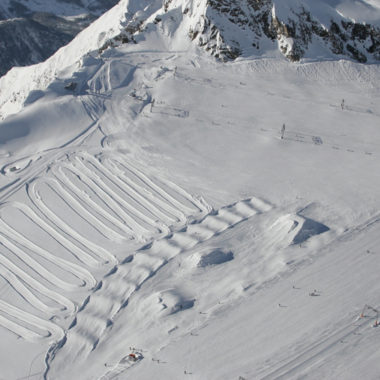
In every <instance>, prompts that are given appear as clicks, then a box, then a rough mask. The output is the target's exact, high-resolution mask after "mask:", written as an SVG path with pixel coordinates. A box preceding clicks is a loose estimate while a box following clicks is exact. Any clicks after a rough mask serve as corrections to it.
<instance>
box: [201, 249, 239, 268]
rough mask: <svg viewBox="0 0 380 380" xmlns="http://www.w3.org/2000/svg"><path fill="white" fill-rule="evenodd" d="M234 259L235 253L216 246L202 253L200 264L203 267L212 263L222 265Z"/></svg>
mask: <svg viewBox="0 0 380 380" xmlns="http://www.w3.org/2000/svg"><path fill="white" fill-rule="evenodd" d="M233 259H234V254H233V253H232V252H231V251H224V250H223V249H221V248H216V249H213V250H211V251H210V252H205V253H202V254H201V255H200V258H199V261H198V266H199V267H201V268H204V267H208V266H211V265H220V264H223V263H226V262H228V261H231V260H233Z"/></svg>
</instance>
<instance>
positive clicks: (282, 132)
mask: <svg viewBox="0 0 380 380" xmlns="http://www.w3.org/2000/svg"><path fill="white" fill-rule="evenodd" d="M284 135H285V124H282V128H281V140H282V139H283V138H284Z"/></svg>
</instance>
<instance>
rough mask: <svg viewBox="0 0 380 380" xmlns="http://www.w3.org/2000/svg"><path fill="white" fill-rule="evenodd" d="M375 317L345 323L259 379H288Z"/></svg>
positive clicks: (367, 324) (361, 328) (358, 330)
mask: <svg viewBox="0 0 380 380" xmlns="http://www.w3.org/2000/svg"><path fill="white" fill-rule="evenodd" d="M375 319H376V317H375V316H374V317H372V318H361V319H359V320H357V321H356V322H355V323H353V322H351V323H348V324H345V325H344V326H343V327H341V328H340V329H338V330H337V331H335V332H333V333H332V334H330V335H328V336H327V337H326V338H323V339H321V340H319V341H317V342H315V343H314V344H312V345H310V346H309V347H308V348H306V349H305V350H304V351H303V352H302V353H300V354H299V355H296V356H295V357H293V358H292V359H290V360H289V361H288V362H286V363H285V364H283V365H281V366H280V367H278V368H277V369H275V370H274V371H272V372H270V373H268V374H267V375H265V376H263V377H259V378H260V379H261V380H275V379H289V378H290V376H292V375H296V374H297V373H299V371H302V369H305V368H306V367H307V366H308V365H311V364H312V363H313V362H315V361H316V360H318V358H320V357H321V356H323V355H324V354H326V353H327V352H328V351H330V350H332V349H334V348H336V347H337V345H339V344H341V342H342V341H344V339H346V338H348V337H350V336H351V335H353V334H358V333H359V332H360V331H362V330H363V329H364V328H365V327H368V328H369V323H370V321H372V322H373V321H374V320H375Z"/></svg>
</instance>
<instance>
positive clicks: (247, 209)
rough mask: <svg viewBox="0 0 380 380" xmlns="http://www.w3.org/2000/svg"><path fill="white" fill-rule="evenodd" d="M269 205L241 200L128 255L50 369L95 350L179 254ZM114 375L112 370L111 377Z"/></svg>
mask: <svg viewBox="0 0 380 380" xmlns="http://www.w3.org/2000/svg"><path fill="white" fill-rule="evenodd" d="M270 208H271V206H269V205H268V204H266V203H264V202H262V201H261V200H259V199H256V198H250V199H247V200H244V201H240V202H237V203H235V204H233V205H231V206H228V207H225V208H222V209H220V210H218V211H216V212H212V213H208V214H207V215H205V216H204V217H203V218H201V219H199V220H198V221H197V222H194V223H192V224H188V225H186V226H185V227H183V228H182V229H181V230H180V231H177V232H174V233H172V234H171V235H168V236H166V237H164V238H161V239H156V240H154V241H153V242H152V243H149V244H147V245H145V246H144V247H142V248H141V249H140V250H138V251H137V252H135V253H134V254H133V255H131V256H130V257H128V258H127V260H126V261H125V262H124V263H120V264H119V265H117V266H115V267H114V268H113V270H112V271H111V272H110V273H109V274H108V275H107V276H105V277H104V278H103V280H102V282H101V286H99V288H98V289H96V290H95V291H94V292H93V293H92V294H90V296H89V297H88V299H87V300H86V301H85V303H84V304H83V307H81V309H80V310H79V311H78V312H77V314H76V317H75V319H74V322H73V323H72V325H71V328H70V329H69V330H68V331H67V333H66V336H65V338H64V339H63V341H62V342H58V343H57V345H56V346H52V348H51V350H50V352H49V353H48V357H47V360H48V362H49V368H52V365H51V364H52V363H53V362H54V368H57V370H59V368H60V366H61V365H64V364H63V362H61V360H62V361H64V362H67V360H69V361H75V360H76V358H77V357H78V356H79V355H80V356H82V357H83V356H86V355H88V354H90V353H91V351H93V350H94V349H95V348H96V347H97V345H98V343H99V341H101V339H102V338H103V336H104V335H105V334H106V332H107V329H108V328H109V327H110V326H111V325H112V323H113V322H114V320H115V319H116V318H117V315H118V313H119V312H121V311H122V310H123V309H124V308H125V307H126V306H127V305H128V302H129V298H130V297H131V295H132V294H133V293H134V292H136V291H138V289H139V288H140V287H141V286H142V284H143V283H144V282H146V281H147V280H148V279H150V278H151V277H153V276H154V275H155V274H156V273H157V272H158V271H159V270H160V269H161V268H162V267H164V266H165V265H166V264H167V263H168V262H169V261H171V260H172V259H173V258H174V257H176V256H177V255H179V254H180V253H182V252H184V251H186V250H189V249H191V248H194V247H195V246H196V245H197V244H199V243H202V242H204V241H206V240H209V239H211V238H212V237H213V236H215V235H217V234H220V233H222V232H223V231H225V230H227V229H229V228H231V227H233V226H235V225H236V224H237V223H240V222H242V221H243V220H246V219H248V218H251V217H252V216H254V215H256V214H259V213H263V212H266V211H269V210H270ZM122 367H123V366H122ZM115 368H117V371H119V369H120V368H119V366H116V367H115ZM115 370H116V369H115ZM49 375H50V373H49ZM114 375H115V374H113V373H108V374H107V378H112V377H113V376H114ZM52 376H54V374H52Z"/></svg>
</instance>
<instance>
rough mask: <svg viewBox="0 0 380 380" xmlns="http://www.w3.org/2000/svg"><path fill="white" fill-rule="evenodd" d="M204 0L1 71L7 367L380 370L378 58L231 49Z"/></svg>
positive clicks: (221, 373)
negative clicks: (194, 33)
mask: <svg viewBox="0 0 380 380" xmlns="http://www.w3.org/2000/svg"><path fill="white" fill-rule="evenodd" d="M197 4H198V2H192V1H186V2H185V1H182V2H180V1H177V2H176V1H175V0H173V1H172V2H170V3H169V2H167V3H165V4H164V7H163V6H162V3H161V2H158V1H157V2H156V1H148V0H140V1H127V0H125V1H121V2H120V3H119V4H118V5H117V6H116V7H115V8H113V9H112V10H111V11H110V12H109V13H107V14H105V15H104V16H103V17H101V18H99V19H98V20H97V21H95V23H94V24H92V25H91V26H90V27H89V29H88V30H85V31H84V32H82V33H80V34H79V35H78V37H77V38H76V39H75V40H74V41H73V42H71V43H70V44H69V45H68V46H67V47H65V48H63V49H61V50H60V51H59V52H58V53H57V54H56V55H55V56H53V57H52V58H51V59H50V60H48V61H47V62H45V63H43V64H40V65H36V66H34V67H30V68H25V69H17V70H12V71H11V72H10V73H9V74H8V75H7V76H5V77H4V78H3V79H2V80H1V96H4V93H8V95H9V94H11V93H12V91H13V92H14V94H15V95H16V98H15V99H14V101H13V102H12V103H10V102H3V103H2V104H3V108H2V110H1V111H2V112H3V115H6V114H7V113H11V112H14V111H18V112H17V113H16V114H14V115H11V116H8V117H7V118H5V119H4V120H3V121H2V122H1V123H0V142H1V146H0V169H1V175H0V198H1V204H0V342H1V343H0V348H1V353H2V355H1V356H0V368H1V376H2V377H4V378H7V379H13V378H25V377H26V378H28V377H29V378H31V379H32V378H36V379H38V378H42V379H54V380H55V379H74V380H76V379H78V380H82V379H83V380H86V379H104V380H105V379H116V378H118V379H129V378H133V379H139V380H140V379H141V380H144V379H147V380H148V379H149V380H151V379H188V378H190V377H191V378H194V379H202V380H203V379H239V377H240V379H247V380H248V379H276V378H281V377H282V378H287V379H296V378H300V377H307V378H310V379H321V378H331V377H334V378H339V379H349V380H350V379H355V378H357V377H358V376H359V375H360V376H361V377H363V378H366V379H376V377H377V375H378V373H379V371H380V367H379V361H378V353H379V352H380V345H379V340H378V329H377V328H373V327H372V326H373V325H374V324H375V322H376V320H377V318H378V311H377V310H379V302H380V300H379V290H380V286H379V283H378V272H379V265H380V262H379V254H380V252H379V248H378V245H379V236H380V235H379V229H380V224H379V221H380V214H379V213H380V211H379V210H380V201H379V197H378V189H379V186H380V177H379V176H378V175H377V173H378V168H379V157H380V130H379V127H378V126H379V120H380V113H379V104H380V65H379V64H371V65H369V64H366V65H364V64H360V63H358V62H355V61H353V60H343V59H341V60H323V61H320V62H318V61H316V60H314V61H312V62H306V61H302V62H291V61H289V60H286V59H285V58H284V57H282V56H281V55H279V53H278V52H274V53H273V56H271V57H266V58H263V57H261V58H258V57H256V56H254V57H249V58H246V57H240V58H239V59H236V60H233V61H228V62H221V61H220V60H215V58H214V57H213V56H212V55H210V54H209V53H208V51H206V50H205V49H202V48H199V46H198V45H197V44H194V42H193V41H191V39H190V38H188V31H189V30H190V28H194V27H195V25H196V21H195V20H199V18H197V17H195V14H196V12H199V16H201V15H202V12H203V11H205V10H206V8H201V7H197ZM199 4H201V3H199ZM252 4H254V3H253V2H251V5H252ZM331 4H332V2H331ZM331 4H330V5H331ZM256 5H257V4H256ZM337 6H338V5H337ZM187 8H189V11H187V12H185V10H186V9H187ZM208 9H209V8H208ZM210 9H211V8H210ZM190 15H192V16H190ZM194 41H196V39H195V40H194ZM242 41H243V40H242ZM135 42H136V43H135ZM242 43H243V42H242ZM271 43H272V42H270V44H271ZM268 46H270V45H268ZM268 49H269V47H268ZM267 51H268V52H269V51H270V50H267ZM11 86H13V87H12V89H11V88H10V87H11ZM30 90H33V91H32V92H30ZM2 99H5V97H4V98H2ZM20 99H24V100H25V99H26V102H25V105H23V103H24V100H23V101H21V100H20ZM12 107H13V108H12ZM281 137H283V138H281Z"/></svg>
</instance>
